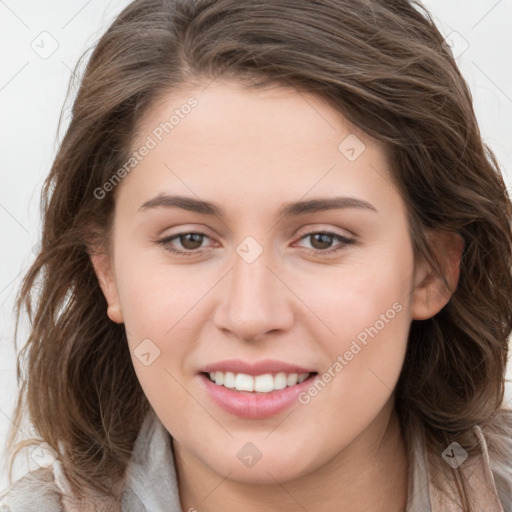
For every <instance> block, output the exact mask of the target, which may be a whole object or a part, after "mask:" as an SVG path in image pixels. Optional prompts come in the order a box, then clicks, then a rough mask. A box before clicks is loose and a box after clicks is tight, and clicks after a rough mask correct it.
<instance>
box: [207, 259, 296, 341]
mask: <svg viewBox="0 0 512 512" xmlns="http://www.w3.org/2000/svg"><path fill="white" fill-rule="evenodd" d="M268 256H269V255H268V254H267V251H265V250H264V251H263V252H262V254H260V255H259V257H258V258H257V259H256V260H255V261H253V262H251V263H249V262H247V261H246V260H244V259H243V258H242V257H240V256H239V255H238V254H235V255H234V258H233V267H232V269H231V271H230V272H229V273H228V275H227V276H226V277H225V279H223V281H224V286H223V287H221V288H220V289H219V290H218V293H219V294H220V296H221V299H220V301H219V303H218V306H217V308H216V311H215V314H214V324H215V326H216V327H217V328H219V329H221V330H222V331H224V332H225V333H230V334H231V335H232V336H234V337H236V338H239V339H241V340H244V341H259V340H261V339H263V338H265V337H268V336H269V335H270V334H277V333H278V332H284V331H286V330H287V329H289V328H290V327H291V325H292V324H293V319H294V314H293V304H292V297H293V293H292V292H291V291H290V289H289V288H288V286H289V284H288V283H286V278H285V276H282V275H280V273H279V272H278V271H276V270H275V269H274V268H271V267H275V265H272V266H271V265H269V264H270V263H271V261H270V258H269V257H268ZM287 284H288V286H287Z"/></svg>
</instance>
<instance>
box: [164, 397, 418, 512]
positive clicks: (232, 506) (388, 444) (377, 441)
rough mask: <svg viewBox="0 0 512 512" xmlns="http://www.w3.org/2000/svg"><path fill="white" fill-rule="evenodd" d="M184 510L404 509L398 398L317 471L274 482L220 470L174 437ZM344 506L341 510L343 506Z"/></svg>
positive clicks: (403, 451) (405, 468) (404, 461)
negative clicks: (241, 477)
mask: <svg viewBox="0 0 512 512" xmlns="http://www.w3.org/2000/svg"><path fill="white" fill-rule="evenodd" d="M173 452H174V454H175V463H176V471H177V475H178V486H179V492H180V501H181V505H182V509H183V510H185V511H190V512H192V511H196V510H197V512H220V511H222V512H235V511H239V510H244V511H246V512H256V511H261V510H266V511H268V512H288V511H290V512H292V511H293V512H296V511H297V510H315V511H316V512H324V511H325V512H327V511H329V512H331V511H332V510H343V511H347V512H348V511H355V510H357V511H358V512H359V511H361V512H362V511H368V512H370V511H372V512H373V511H375V510H379V512H403V511H405V507H406V501H407V484H408V460H407V453H406V449H405V443H404V440H403V437H402V435H401V431H400V426H399V422H398V417H397V416H396V413H395V410H394V407H393V402H391V401H390V402H389V404H388V405H387V406H386V407H385V408H384V409H383V410H382V411H381V413H380V414H379V416H378V417H377V418H376V419H375V421H374V422H373V423H372V424H371V425H370V426H369V427H368V428H367V429H366V430H365V431H364V432H362V433H361V434H360V435H359V436H358V437H357V438H356V439H355V440H354V441H353V442H352V443H351V444H350V445H349V446H347V447H346V448H345V449H344V450H343V451H342V452H340V453H338V454H336V455H335V456H334V457H333V458H332V459H331V460H330V461H329V462H328V463H327V464H325V465H324V466H322V467H320V468H318V469H316V470H315V471H313V472H311V473H309V474H307V475H304V476H301V477H298V478H296V479H293V480H289V481H286V482H275V483H274V484H255V485H252V484H247V483H241V482H237V481H233V480H229V479H228V478H224V477H223V476H222V475H218V474H216V473H215V472H214V471H212V470H211V469H210V468H208V467H206V466H204V465H203V464H202V462H201V461H199V460H198V459H197V458H196V457H195V456H194V455H193V454H191V453H190V452H189V451H188V450H186V449H185V448H183V447H182V446H181V445H180V444H179V443H177V442H176V441H175V440H173ZM340 506H341V508H340Z"/></svg>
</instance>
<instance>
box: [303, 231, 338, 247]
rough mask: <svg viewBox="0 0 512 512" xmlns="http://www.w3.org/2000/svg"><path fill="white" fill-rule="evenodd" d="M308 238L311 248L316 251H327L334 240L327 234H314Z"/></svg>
mask: <svg viewBox="0 0 512 512" xmlns="http://www.w3.org/2000/svg"><path fill="white" fill-rule="evenodd" d="M309 236H310V237H311V246H312V247H313V248H314V249H318V250H322V249H328V248H329V247H330V246H331V244H332V242H333V238H334V237H333V236H332V235H328V234H327V233H314V234H312V235H309Z"/></svg>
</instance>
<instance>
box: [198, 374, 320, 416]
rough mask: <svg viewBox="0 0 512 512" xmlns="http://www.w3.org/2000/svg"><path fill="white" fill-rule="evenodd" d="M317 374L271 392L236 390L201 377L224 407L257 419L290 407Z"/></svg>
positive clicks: (202, 375)
mask: <svg viewBox="0 0 512 512" xmlns="http://www.w3.org/2000/svg"><path fill="white" fill-rule="evenodd" d="M317 375H318V374H316V373H315V374H313V375H311V376H310V377H308V378H307V379H306V380H305V381H303V382H301V383H300V384H296V385H295V386H289V387H286V388H284V389H278V390H276V391H271V392H269V393H251V392H249V391H236V390H233V389H229V388H226V387H224V386H220V385H218V384H215V383H214V382H212V381H211V380H210V379H209V378H208V377H207V376H206V375H204V374H201V375H200V377H201V380H202V382H203V383H204V386H205V388H206V392H207V393H208V394H209V395H210V397H211V398H212V400H213V401H214V402H215V403H216V404H217V405H219V406H220V407H221V408H222V409H224V410H225V411H227V412H229V413H231V414H234V415H236V416H239V417H241V418H247V419H253V420H257V419H262V418H268V417H269V416H274V415H276V414H279V413H280V412H283V411H284V410H285V409H287V408H288V407H290V406H291V405H292V404H293V403H294V402H295V401H296V400H297V396H298V395H299V394H300V393H301V392H303V391H305V390H306V389H307V388H308V387H309V386H311V384H312V383H313V381H314V379H315V377H317Z"/></svg>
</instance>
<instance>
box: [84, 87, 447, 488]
mask: <svg viewBox="0 0 512 512" xmlns="http://www.w3.org/2000/svg"><path fill="white" fill-rule="evenodd" d="M172 116H174V117H172ZM169 120H170V121H169ZM165 123H167V124H165ZM139 128H140V130H139V132H138V136H137V141H136V142H135V144H134V145H133V149H134V150H136V151H137V156H136V157H137V160H138V163H137V165H136V166H135V168H134V169H133V170H130V172H128V173H127V176H126V177H124V178H123V179H122V181H121V183H120V184H118V185H117V187H118V189H117V190H116V191H115V192H116V210H115V218H114V230H113V238H112V246H111V249H112V257H113V259H112V267H111V268H109V269H107V270H106V271H105V270H104V269H103V268H102V267H101V265H100V263H99V262H100V260H99V259H98V258H99V257H95V259H94V260H93V261H94V263H95V267H96V269H97V272H98V274H99V276H100V280H101V283H102V287H103V290H104V292H105V295H106V297H107V300H108V302H109V305H110V316H111V318H113V319H114V320H115V321H119V322H121V321H122V322H124V324H125V327H126V332H127V337H128V343H129V349H130V353H131V357H132V361H133V365H134V367H135V371H136V374H137V377H138V379H139V380H140V383H141V386H142V388H143V390H144V393H145V394H146V396H147V398H148V400H149V402H150V403H151V405H152V407H153V409H154V410H155V412H156V414H157V415H158V417H159V418H160V420H161V421H162V422H163V424H164V425H165V427H166V428H167V430H168V431H169V433H170V434H171V435H172V437H173V439H174V446H175V448H176V449H177V450H179V451H180V453H181V454H182V456H183V457H188V459H189V460H190V461H194V463H195V464H196V466H198V467H202V468H203V469H204V470H205V471H210V472H214V473H216V474H219V475H222V476H225V475H228V474H229V475H230V478H231V479H234V480H238V481H245V482H274V481H275V480H277V481H280V482H283V481H286V480H289V479H292V478H295V477H298V476H301V475H306V474H308V473H310V472H313V471H315V470H317V469H319V468H321V467H322V466H325V465H326V464H328V463H332V462H333V461H334V460H336V459H337V458H338V459H339V458H340V457H343V456H347V457H348V456H349V455H348V454H349V453H350V449H351V447H353V446H355V445H356V444H357V443H358V442H359V441H360V440H361V439H363V438H364V436H368V435H370V434H369V433H372V432H373V434H372V435H373V436H374V437H373V438H372V439H376V438H377V437H378V433H379V432H380V433H382V431H383V428H384V427H385V419H386V418H389V414H390V412H391V411H392V404H393V395H392V393H393V389H394V387H395V384H396V382H397V379H398V377H399V374H400V370H401V368H402V364H403V361H404V355H405V350H406V344H407V337H408V331H409V327H410V323H411V320H412V319H413V318H425V317H428V316H431V315H433V314H434V313H435V312H436V311H437V310H439V309H440V308H441V307H442V306H443V305H444V303H445V302H446V300H444V299H443V300H442V301H441V299H436V298H435V294H434V298H432V296H431V298H430V303H429V306H428V307H429V308H430V309H428V308H427V306H426V305H425V301H424V300H423V298H424V296H425V294H426V293H427V291H426V288H425V285H424V283H423V280H424V278H425V276H426V273H425V271H424V269H423V267H420V266H415V265H414V261H413V252H412V246H411V241H410V238H409V235H408V225H407V218H406V209H405V205H404V202H403V200H402V198H401V196H400V195H399V193H398V191H397V190H396V189H395V188H394V186H393V185H392V183H391V180H390V178H389V176H390V172H389V168H388V164H387V161H386V158H385V156H384V152H383V148H382V146H380V145H379V144H378V143H377V142H376V141H374V140H371V139H370V138H369V137H368V136H365V135H364V134H363V133H361V132H360V131H356V130H355V129H354V127H352V126H351V125H350V124H349V123H348V121H346V120H345V119H343V118H342V117H341V116H340V115H339V114H338V113H337V112H336V111H335V110H333V109H332V108H331V107H329V106H328V105H327V104H325V103H323V102H321V101H320V100H319V99H318V98H316V97H315V96H312V95H308V94H302V93H300V94H299V93H298V92H296V91H295V90H293V89H285V88H279V89H277V88H276V89H274V90H272V91H269V90H259V91H257V90H250V89H246V88H242V87H241V86H239V85H237V84H236V83H234V82H222V81H216V82H214V83H212V84H211V85H209V86H208V87H206V88H204V89H203V90H201V89H195V90H190V91H183V92H180V93H178V92H175V93H173V94H172V95H169V96H167V97H166V98H165V101H162V102H160V103H159V104H158V105H157V106H154V107H153V108H152V109H151V110H150V111H149V112H148V113H147V114H146V115H145V117H144V118H143V119H142V120H141V123H140V126H139ZM143 147H146V149H145V150H144V149H142V148H143ZM139 160H140V161H139ZM109 193H113V192H112V191H110V192H109ZM175 196H180V197H181V198H182V199H180V200H179V201H178V200H176V199H172V198H173V197H175ZM206 203H208V204H206ZM180 204H181V207H180V206H179V205H180ZM283 213H284V214H283ZM191 233H199V234H196V235H194V234H191ZM187 234H188V235H187ZM173 250H176V251H183V252H185V253H186V254H176V253H174V252H172V251H173ZM110 271H111V272H110ZM215 370H216V373H215ZM210 372H212V373H211V375H212V377H213V378H214V379H216V380H217V383H213V382H211V381H210V378H209V374H210ZM303 374H307V378H306V380H304V381H302V382H298V381H301V380H302V379H303V378H304V375H303ZM255 377H256V378H255ZM221 383H224V384H225V385H224V384H221ZM233 386H235V388H233ZM251 386H256V387H257V390H259V391H249V390H250V389H251ZM283 386H286V387H285V388H283ZM276 388H280V389H276ZM273 389H274V390H273ZM272 390H273V391H272ZM368 439H369V438H368ZM368 439H367V440H368ZM358 440H359V441H358Z"/></svg>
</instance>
